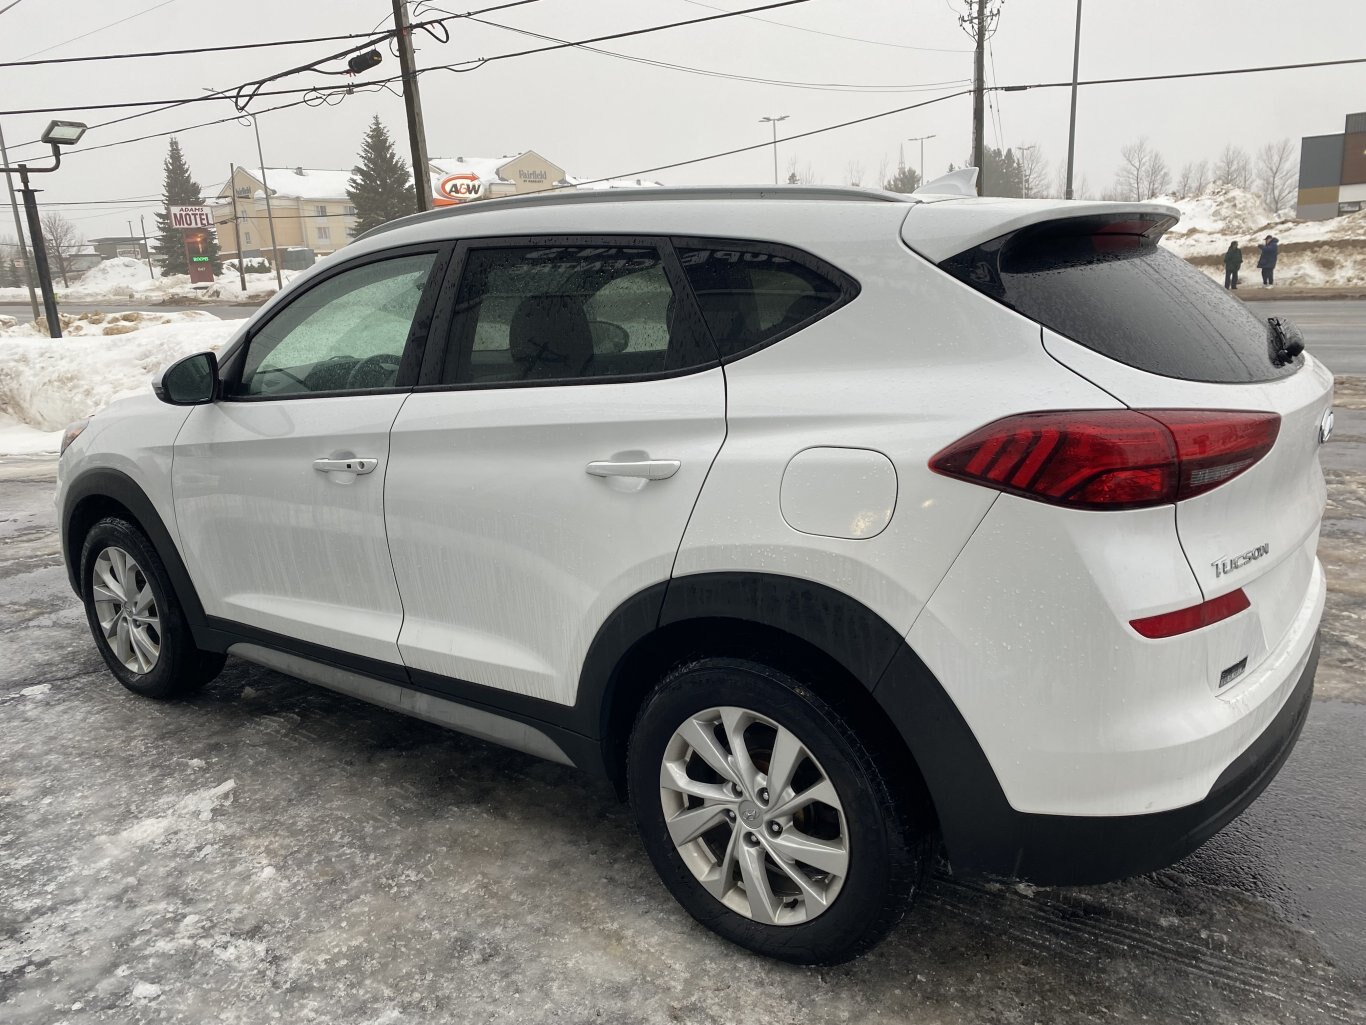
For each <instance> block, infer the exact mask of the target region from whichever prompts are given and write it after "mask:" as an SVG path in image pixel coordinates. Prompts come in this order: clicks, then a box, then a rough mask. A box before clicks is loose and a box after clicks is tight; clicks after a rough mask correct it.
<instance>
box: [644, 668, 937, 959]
mask: <svg viewBox="0 0 1366 1025" xmlns="http://www.w3.org/2000/svg"><path fill="white" fill-rule="evenodd" d="M627 762H628V765H627V769H628V775H629V783H630V792H631V804H632V807H633V808H634V810H635V814H636V819H637V821H638V823H639V825H640V829H641V835H642V837H643V839H644V841H645V846H646V849H647V851H648V852H649V854H650V858H651V860H652V861H653V862H654V865H655V868H656V869H657V870H658V871H659V874H660V877H661V878H662V879H663V880H664V883H665V884H666V885H667V886H668V887H669V889H670V890H671V891H672V893H673V895H674V896H675V897H676V898H677V899H678V901H679V903H681V904H682V905H683V906H684V907H685V908H686V909H687V910H688V911H689V913H691V914H692V915H693V917H694V918H696V919H697V920H698V921H699V922H701V923H702V924H704V925H706V926H708V927H709V928H711V929H713V930H715V931H716V932H718V933H720V934H721V935H722V936H724V937H726V938H727V939H730V940H732V941H734V942H736V943H739V944H740V945H742V946H745V947H748V948H749V949H751V950H754V951H757V952H759V953H761V954H766V955H768V956H770V957H776V958H781V959H782V960H785V961H793V962H796V963H800V964H833V963H838V962H840V961H845V960H848V959H849V958H852V957H856V956H857V955H858V954H860V953H862V952H864V951H865V950H867V949H869V948H870V947H872V946H873V945H874V944H875V943H877V942H878V941H879V940H880V939H882V937H883V936H885V935H886V934H887V932H888V931H889V930H890V929H891V928H892V926H894V925H895V924H896V922H897V921H898V920H899V919H900V918H901V916H902V914H903V913H904V912H905V909H906V907H907V906H908V905H909V903H910V900H911V898H912V896H913V894H914V891H915V889H916V887H917V885H918V884H919V882H920V881H921V880H922V879H923V876H924V874H925V871H926V869H927V867H928V865H929V864H930V860H931V854H932V846H931V844H932V831H931V829H930V828H929V825H928V821H927V816H925V815H922V814H921V812H922V809H920V808H913V809H907V808H903V807H902V806H900V805H899V804H898V802H897V800H896V799H895V798H894V797H893V794H892V792H891V789H890V788H889V786H888V785H887V783H886V781H885V780H884V779H883V778H882V776H881V774H880V771H879V769H878V767H877V765H876V763H875V762H874V760H873V757H872V755H871V754H870V753H869V752H868V750H867V749H866V748H865V747H864V745H863V743H862V741H861V740H860V739H859V737H858V736H857V735H856V734H855V733H854V731H853V729H852V728H851V727H850V726H849V724H848V723H847V722H846V721H845V720H844V719H843V718H842V717H841V716H840V715H839V714H838V713H837V712H835V710H834V709H832V708H831V707H830V706H828V705H826V704H825V703H824V702H823V701H821V699H820V698H819V697H817V696H816V695H815V694H813V693H812V692H811V691H810V690H809V689H808V688H806V687H803V686H802V685H801V684H799V683H798V682H797V681H795V680H793V679H792V678H790V677H788V676H786V675H785V674H783V673H780V672H778V671H776V670H774V669H772V668H770V667H768V666H764V665H761V664H759V663H755V662H749V661H743V660H739V659H708V660H705V661H702V662H697V663H693V664H692V665H688V666H684V667H682V668H681V669H679V670H676V671H675V672H674V673H672V674H671V675H670V676H669V677H668V678H667V679H665V680H664V682H663V683H661V684H660V686H659V687H658V689H657V690H656V691H655V692H654V693H653V694H652V695H651V696H650V698H649V699H648V700H647V701H646V703H645V706H644V708H643V709H642V710H641V712H640V715H639V716H638V718H637V720H636V725H635V729H634V731H633V733H632V736H631V743H630V748H629V751H628V755H627ZM908 812H910V813H911V814H909V815H908Z"/></svg>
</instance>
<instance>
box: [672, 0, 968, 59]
mask: <svg viewBox="0 0 1366 1025" xmlns="http://www.w3.org/2000/svg"><path fill="white" fill-rule="evenodd" d="M683 2H684V3H689V4H692V5H693V6H694V7H708V8H710V9H711V10H713V11H724V10H725V8H724V7H716V6H714V5H712V4H704V3H701V2H700V0H683ZM745 17H746V18H748V19H749V20H750V21H762V22H763V23H764V24H765V25H777V26H778V27H779V28H790V29H792V30H794V31H796V32H810V33H811V34H812V35H816V36H828V37H829V38H831V39H844V40H847V41H848V42H851V43H867V44H868V45H869V46H890V47H893V48H895V49H897V50H920V51H923V52H925V53H972V51H971V50H951V49H947V48H945V47H940V46H911V45H909V44H907V43H890V42H888V41H887V40H885V39H861V38H859V37H858V36H842V35H840V34H839V33H838V32H826V31H824V30H823V29H818V28H807V27H806V26H805V25H790V24H788V23H787V22H785V21H774V20H773V19H772V18H755V17H753V16H752V15H745Z"/></svg>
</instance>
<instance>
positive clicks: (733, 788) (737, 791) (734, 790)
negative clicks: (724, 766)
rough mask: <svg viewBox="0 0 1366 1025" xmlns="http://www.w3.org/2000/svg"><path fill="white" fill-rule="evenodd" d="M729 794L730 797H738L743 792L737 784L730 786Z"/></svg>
mask: <svg viewBox="0 0 1366 1025" xmlns="http://www.w3.org/2000/svg"><path fill="white" fill-rule="evenodd" d="M730 792H731V796H732V797H740V796H742V795H743V794H744V791H743V790H741V789H740V784H739V783H732V784H731V785H730Z"/></svg>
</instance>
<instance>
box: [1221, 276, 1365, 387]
mask: <svg viewBox="0 0 1366 1025" xmlns="http://www.w3.org/2000/svg"><path fill="white" fill-rule="evenodd" d="M1239 291H1242V289H1239ZM1249 306H1250V308H1251V310H1252V312H1253V313H1255V314H1256V315H1257V316H1259V317H1289V318H1290V319H1291V320H1293V321H1294V322H1295V323H1296V324H1298V325H1299V327H1300V330H1301V331H1302V332H1303V333H1304V343H1305V346H1306V347H1307V348H1308V349H1309V351H1310V352H1312V353H1313V354H1314V355H1315V356H1316V357H1318V359H1320V360H1321V361H1322V362H1323V364H1324V365H1325V366H1327V367H1328V369H1329V370H1331V371H1333V373H1335V374H1366V300H1361V299H1267V300H1264V301H1261V302H1253V303H1250V304H1249Z"/></svg>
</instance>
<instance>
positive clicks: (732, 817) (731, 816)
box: [726, 811, 735, 822]
mask: <svg viewBox="0 0 1366 1025" xmlns="http://www.w3.org/2000/svg"><path fill="white" fill-rule="evenodd" d="M726 821H727V822H734V821H735V812H733V811H728V812H726Z"/></svg>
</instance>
